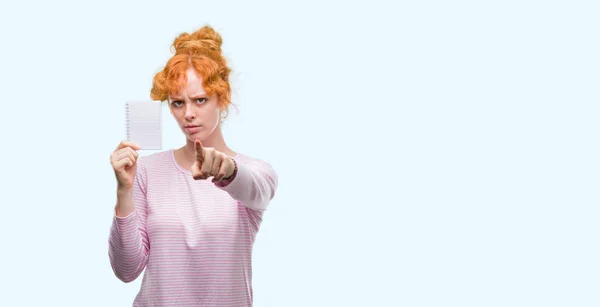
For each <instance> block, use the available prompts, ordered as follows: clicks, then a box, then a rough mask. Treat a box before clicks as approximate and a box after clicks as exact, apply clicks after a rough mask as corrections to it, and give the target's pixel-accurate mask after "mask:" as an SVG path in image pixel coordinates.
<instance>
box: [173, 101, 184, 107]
mask: <svg viewBox="0 0 600 307" xmlns="http://www.w3.org/2000/svg"><path fill="white" fill-rule="evenodd" d="M171 104H172V105H173V106H176V107H180V106H181V105H182V104H183V101H181V100H173V101H171Z"/></svg>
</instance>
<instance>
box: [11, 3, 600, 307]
mask: <svg viewBox="0 0 600 307" xmlns="http://www.w3.org/2000/svg"><path fill="white" fill-rule="evenodd" d="M393 3H394V2H392V1H362V2H356V1H350V2H349V1H343V2H342V1H339V2H334V1H301V2H300V1H298V2H296V3H290V4H284V3H283V2H275V1H272V2H265V1H244V2H242V1H238V2H231V1H210V2H209V1H169V2H167V1H144V2H142V1H135V2H133V1H127V2H124V3H121V4H118V2H117V1H97V2H94V3H89V2H88V1H77V2H75V1H71V2H68V1H18V2H17V1H4V2H2V4H1V5H0V37H1V38H0V40H1V41H2V47H1V48H0V52H1V56H0V59H1V61H2V65H1V66H0V67H1V68H0V70H1V73H0V87H1V89H2V91H1V92H2V102H3V103H2V112H0V125H1V129H0V131H1V133H2V136H1V140H2V161H3V163H2V171H1V172H0V174H1V175H0V176H1V180H2V182H1V186H2V192H1V193H0V204H1V206H2V210H1V213H0V216H1V217H2V221H1V222H0V236H1V241H0V242H1V243H0V244H1V245H0V250H1V252H0V260H1V261H0V263H1V265H0V268H1V271H0V283H1V284H0V289H1V290H0V293H1V294H0V306H11V307H13V306H15V307H16V306H50V305H51V306H89V307H92V306H131V302H132V300H133V298H134V296H135V295H136V293H137V290H138V289H139V286H140V283H139V281H140V279H138V280H137V281H135V282H133V283H131V284H123V283H121V282H120V281H118V279H117V278H116V277H114V275H113V273H112V271H111V269H110V266H109V262H108V255H107V248H108V247H107V238H108V230H109V227H110V223H111V217H112V210H113V206H114V201H115V180H114V175H113V173H112V169H111V168H110V164H109V155H110V153H111V152H112V150H113V149H114V148H115V147H116V145H117V144H118V142H119V141H120V140H121V138H122V137H123V136H124V124H123V119H124V117H123V103H124V101H126V100H129V99H145V98H147V97H148V93H149V90H150V87H151V81H152V77H153V75H154V73H156V72H157V71H158V70H159V69H161V68H162V65H164V63H165V62H166V60H167V59H168V58H169V57H170V56H171V54H170V53H169V46H170V44H171V42H172V40H173V39H174V38H175V37H176V35H177V34H179V33H181V32H184V31H193V30H195V29H197V28H199V27H201V26H202V25H204V24H205V23H209V24H211V25H212V26H213V27H215V28H216V29H217V30H219V31H220V33H221V34H222V36H223V39H224V45H223V48H224V52H225V55H226V56H227V57H228V59H229V61H230V62H229V63H230V64H231V67H232V69H233V75H232V85H233V88H234V96H233V98H234V103H236V104H237V105H238V106H239V113H238V112H237V111H236V110H235V109H232V111H231V115H230V118H229V120H228V121H227V124H226V125H225V128H224V129H225V137H226V140H227V142H228V144H229V145H231V147H232V148H233V149H234V150H236V151H240V152H242V153H245V154H248V155H251V156H255V157H259V158H261V159H264V160H267V161H269V162H270V163H271V164H272V165H273V166H274V167H275V168H276V170H277V171H278V174H279V176H280V187H279V190H278V192H277V195H276V198H275V200H274V201H273V202H272V204H271V207H270V209H269V210H268V213H267V214H266V215H265V220H264V223H263V225H262V228H261V231H260V233H259V236H258V238H257V242H256V245H255V249H254V294H255V305H256V306H261V307H267V306H286V307H292V306H303V307H305V306H414V307H417V306H461V307H465V306H477V307H480V306H486V307H487V306H511V307H515V306H545V307H547V306H578V307H583V306H599V305H600V296H599V295H598V293H599V289H598V288H599V287H600V279H599V278H598V276H599V275H600V266H599V264H598V263H599V259H600V249H599V248H598V234H599V224H598V214H599V213H600V212H599V209H598V204H599V197H598V186H599V184H600V180H599V179H600V178H599V175H598V174H599V173H600V172H599V171H600V169H599V166H600V165H599V163H598V156H599V149H600V147H599V145H598V137H597V135H598V131H599V128H600V127H599V124H598V115H599V111H600V107H599V98H600V97H599V96H600V95H599V91H598V84H599V81H600V61H599V56H598V55H599V54H600V45H599V40H598V30H599V29H600V21H599V20H600V19H599V18H598V16H599V13H600V11H599V9H600V7H599V5H598V4H597V3H598V2H596V1H452V2H450V1H410V2H407V1H404V2H396V4H393ZM164 111H165V116H166V117H165V132H164V141H165V148H166V149H170V148H173V147H177V146H180V145H181V144H182V142H183V136H182V134H181V132H180V131H179V130H178V129H177V127H176V126H175V123H174V121H173V120H172V118H170V117H168V116H170V115H169V114H168V112H167V110H166V108H165V109H164ZM143 154H148V153H143Z"/></svg>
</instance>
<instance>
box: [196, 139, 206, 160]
mask: <svg viewBox="0 0 600 307" xmlns="http://www.w3.org/2000/svg"><path fill="white" fill-rule="evenodd" d="M194 145H195V146H194V147H195V148H196V159H197V160H198V161H200V162H202V161H204V147H202V142H200V141H198V140H196V141H195V142H194Z"/></svg>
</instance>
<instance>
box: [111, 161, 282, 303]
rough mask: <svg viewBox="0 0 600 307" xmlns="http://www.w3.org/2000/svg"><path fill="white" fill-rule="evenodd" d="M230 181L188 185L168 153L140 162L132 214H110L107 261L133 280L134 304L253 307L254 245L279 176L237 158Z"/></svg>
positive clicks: (121, 275)
mask: <svg viewBox="0 0 600 307" xmlns="http://www.w3.org/2000/svg"><path fill="white" fill-rule="evenodd" d="M234 159H235V160H236V162H237V164H238V173H237V175H236V177H235V178H233V179H232V180H231V182H226V183H221V184H215V183H212V182H211V178H209V179H207V180H194V179H193V178H192V175H191V172H190V170H186V169H183V168H181V167H180V166H179V164H177V163H176V162H175V158H174V152H173V150H169V151H163V152H160V153H155V154H152V155H149V156H142V157H140V158H139V159H138V167H137V175H136V178H135V183H134V188H133V202H134V207H135V211H134V212H133V213H131V214H130V215H129V216H127V217H118V216H116V215H114V217H113V223H112V227H111V229H110V235H109V242H108V243H109V259H110V263H111V265H112V268H113V271H114V273H115V275H116V276H117V277H118V278H119V279H120V280H122V281H123V282H131V281H133V280H135V279H136V278H138V276H140V275H141V273H142V272H143V271H144V269H145V271H144V274H143V277H142V285H141V289H140V291H139V293H138V295H137V296H136V297H135V299H134V302H133V306H156V307H158V306H178V307H183V306H236V307H241V306H252V264H251V260H252V246H253V244H254V240H255V238H256V234H257V232H258V230H259V227H260V224H261V221H262V217H263V213H264V211H265V209H266V208H267V205H268V204H269V202H270V200H271V199H272V198H273V197H274V195H275V190H276V187H277V174H276V173H275V171H274V170H273V168H272V167H271V166H270V165H269V164H268V163H266V162H264V161H262V160H258V159H254V158H251V157H248V156H245V155H241V154H238V155H237V156H235V157H234Z"/></svg>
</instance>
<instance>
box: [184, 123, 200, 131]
mask: <svg viewBox="0 0 600 307" xmlns="http://www.w3.org/2000/svg"><path fill="white" fill-rule="evenodd" d="M184 128H185V131H187V132H188V133H196V132H198V131H200V126H198V125H186V126H184Z"/></svg>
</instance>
